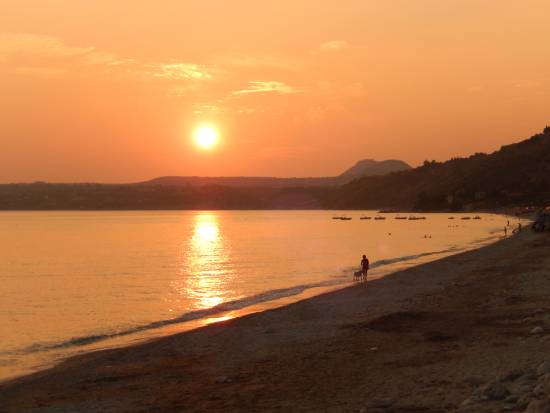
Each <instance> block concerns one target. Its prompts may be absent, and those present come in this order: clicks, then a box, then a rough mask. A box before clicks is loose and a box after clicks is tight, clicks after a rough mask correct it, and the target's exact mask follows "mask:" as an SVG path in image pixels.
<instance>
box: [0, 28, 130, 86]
mask: <svg viewBox="0 0 550 413" xmlns="http://www.w3.org/2000/svg"><path fill="white" fill-rule="evenodd" d="M0 62H2V63H3V69H4V70H5V71H8V72H10V73H15V74H22V75H31V76H47V77H49V76H57V75H62V74H64V73H68V72H69V71H71V70H75V69H76V68H82V67H86V66H101V65H105V66H116V65H121V64H126V63H128V62H130V60H129V59H120V58H118V57H117V56H115V55H114V54H112V53H106V52H102V51H99V50H97V49H96V48H95V47H91V46H90V47H80V46H70V45H67V44H66V43H64V42H63V41H62V40H60V39H58V38H56V37H52V36H45V35H39V34H29V33H4V34H0Z"/></svg>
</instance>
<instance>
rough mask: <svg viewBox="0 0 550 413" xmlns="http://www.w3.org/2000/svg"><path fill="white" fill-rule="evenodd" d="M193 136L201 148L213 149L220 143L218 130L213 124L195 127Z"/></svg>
mask: <svg viewBox="0 0 550 413" xmlns="http://www.w3.org/2000/svg"><path fill="white" fill-rule="evenodd" d="M193 138H194V140H195V143H196V144H197V146H198V147H199V148H201V149H212V148H214V147H215V146H216V145H217V144H218V131H217V130H216V128H215V127H213V126H211V125H202V126H199V127H198V128H197V129H195V132H194V133H193Z"/></svg>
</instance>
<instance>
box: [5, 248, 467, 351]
mask: <svg viewBox="0 0 550 413" xmlns="http://www.w3.org/2000/svg"><path fill="white" fill-rule="evenodd" d="M458 251H460V249H459V248H457V247H452V248H449V249H446V250H441V251H431V252H425V253H420V254H415V255H406V256H403V257H396V258H389V259H385V260H378V261H375V262H373V263H372V264H371V268H378V267H382V266H385V265H391V264H396V263H399V262H406V261H412V260H416V259H418V258H421V257H426V256H430V255H438V254H445V253H450V252H458ZM356 269H357V268H356V267H346V268H345V269H344V271H343V272H342V273H341V274H340V275H339V276H338V277H333V278H331V279H329V280H325V281H320V282H315V283H309V284H301V285H296V286H293V287H289V288H281V289H276V290H270V291H266V292H263V293H260V294H256V295H252V296H249V297H244V298H241V299H237V300H232V301H227V302H225V303H222V304H219V305H217V306H215V307H211V308H205V309H201V310H195V311H190V312H187V313H184V314H182V315H181V316H179V317H176V318H170V319H166V320H159V321H153V322H151V323H147V324H142V325H138V326H135V327H132V328H128V329H125V330H120V331H113V332H108V333H105V334H94V335H89V336H82V337H75V338H71V339H69V340H65V341H61V342H57V343H42V344H34V345H32V346H29V347H26V348H24V349H21V350H19V351H10V352H8V353H9V354H29V353H37V352H44V351H50V350H59V349H64V348H70V347H78V346H85V345H89V344H94V343H97V342H100V341H104V340H108V339H112V338H118V337H123V336H128V335H131V334H135V333H140V332H143V331H147V330H154V329H157V328H161V327H165V326H168V325H172V324H179V323H184V322H187V321H193V320H198V319H201V318H207V317H211V316H214V315H218V314H220V313H224V312H227V311H234V310H240V309H243V308H246V307H250V306H252V305H256V304H261V303H265V302H269V301H275V300H278V299H281V298H286V297H292V296H295V295H299V294H301V293H303V292H304V291H307V290H310V289H312V288H323V287H324V288H326V287H334V286H337V285H344V284H347V283H348V282H349V275H350V273H351V272H352V271H355V270H356ZM0 354H6V353H0Z"/></svg>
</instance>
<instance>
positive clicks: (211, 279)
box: [182, 213, 228, 309]
mask: <svg viewBox="0 0 550 413" xmlns="http://www.w3.org/2000/svg"><path fill="white" fill-rule="evenodd" d="M186 249H187V251H186V253H185V261H186V262H185V263H184V265H185V267H186V271H185V274H182V275H183V276H184V279H183V280H182V281H183V283H184V288H183V290H184V292H185V294H186V295H188V296H191V297H194V298H195V308H197V309H202V308H211V307H215V306H217V305H218V304H221V303H222V302H224V301H225V300H226V298H227V293H228V291H226V288H225V284H226V282H227V280H226V279H225V276H226V275H227V274H226V271H225V269H224V264H226V263H227V260H228V257H227V247H226V245H225V244H224V238H223V233H222V231H221V230H220V225H219V222H218V216H217V215H216V214H212V213H208V214H207V213H198V214H197V215H196V216H195V219H194V223H193V228H192V231H191V234H190V239H189V240H188V243H187V248H186ZM182 292H183V291H182Z"/></svg>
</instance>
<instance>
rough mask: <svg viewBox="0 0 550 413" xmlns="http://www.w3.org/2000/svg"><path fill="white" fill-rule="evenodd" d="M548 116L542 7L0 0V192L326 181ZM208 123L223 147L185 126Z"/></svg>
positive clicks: (548, 60) (501, 1) (435, 1)
mask: <svg viewBox="0 0 550 413" xmlns="http://www.w3.org/2000/svg"><path fill="white" fill-rule="evenodd" d="M546 123H550V1H546V0H521V1H520V0H514V1H512V0H491V1H489V0H391V1H389V0H338V1H332V0H327V1H319V0H315V1H313V0H311V1H309V0H307V1H306V0H273V1H271V0H231V1H228V0H201V1H198V0H197V1H194V0H158V1H144V0H143V1H142V0H116V1H114V0H94V1H87V0H48V1H44V0H2V4H1V5H0V144H1V150H0V165H1V168H0V182H4V183H5V182H29V181H35V180H44V181H55V182H80V181H96V182H132V181H139V180H145V179H149V178H153V177H156V176H162V175H205V176H229V175H230V176H234V175H253V176H327V175H336V174H339V173H340V172H342V171H343V170H344V169H346V168H348V167H349V166H351V165H352V164H354V163H355V162H356V161H357V160H359V159H363V158H374V159H388V158H392V159H402V160H404V161H406V162H408V163H410V164H412V165H418V164H419V163H421V162H422V161H423V160H425V159H436V160H446V159H448V158H450V157H454V156H464V155H469V154H471V153H474V152H480V151H481V152H487V151H493V150H496V149H498V148H499V147H500V146H501V145H503V144H508V143H512V142H515V141H517V140H520V139H523V138H526V137H528V136H530V135H532V134H534V133H536V132H538V131H539V130H541V129H542V128H543V127H544V125H545V124H546ZM204 124H209V125H211V126H212V127H214V128H215V129H216V130H217V133H218V137H219V143H218V145H217V146H215V147H213V148H211V149H204V148H201V147H200V146H198V145H196V143H195V142H194V141H193V134H194V131H195V130H196V129H197V128H198V127H200V126H201V125H204Z"/></svg>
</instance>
